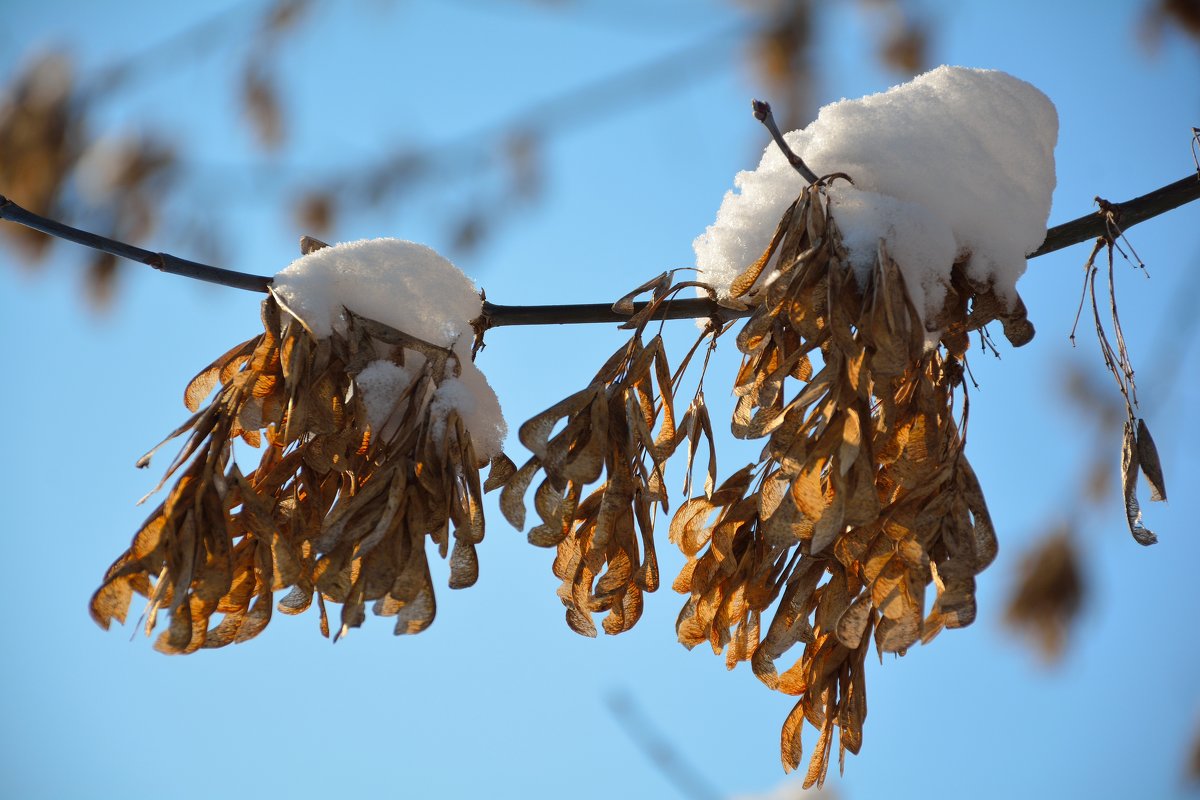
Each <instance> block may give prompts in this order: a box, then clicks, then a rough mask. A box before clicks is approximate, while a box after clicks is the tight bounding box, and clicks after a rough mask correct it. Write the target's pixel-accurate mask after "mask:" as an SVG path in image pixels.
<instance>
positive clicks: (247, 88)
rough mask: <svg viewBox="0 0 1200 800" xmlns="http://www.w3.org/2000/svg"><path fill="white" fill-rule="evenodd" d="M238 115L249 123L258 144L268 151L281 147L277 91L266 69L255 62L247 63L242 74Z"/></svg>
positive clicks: (280, 111)
mask: <svg viewBox="0 0 1200 800" xmlns="http://www.w3.org/2000/svg"><path fill="white" fill-rule="evenodd" d="M241 100H242V111H243V113H245V115H246V119H247V120H248V121H249V122H250V127H251V129H252V130H253V131H254V135H255V137H256V138H257V139H258V143H259V144H261V145H262V146H263V147H265V148H267V149H268V150H274V149H276V148H278V147H279V146H280V145H281V144H283V139H284V122H283V109H282V107H281V105H280V102H279V90H278V88H277V87H276V85H275V80H274V79H273V77H272V76H271V75H270V74H269V73H268V71H267V69H266V68H265V67H264V66H263V65H262V64H261V63H259V62H257V61H250V62H248V63H247V64H246V67H245V69H243V71H242V85H241Z"/></svg>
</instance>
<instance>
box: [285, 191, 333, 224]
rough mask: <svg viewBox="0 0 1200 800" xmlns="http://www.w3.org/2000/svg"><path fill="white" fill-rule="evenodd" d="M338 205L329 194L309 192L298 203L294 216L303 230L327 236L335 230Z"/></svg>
mask: <svg viewBox="0 0 1200 800" xmlns="http://www.w3.org/2000/svg"><path fill="white" fill-rule="evenodd" d="M336 205H337V200H336V198H335V197H334V196H333V195H332V194H330V193H328V192H322V191H313V192H308V193H307V194H304V195H302V196H301V197H300V199H299V200H298V201H297V202H296V206H295V211H294V213H293V216H294V218H295V220H296V224H297V225H298V226H299V227H300V228H301V229H303V230H306V231H314V232H315V233H320V234H325V233H328V232H329V231H330V230H331V229H332V228H333V218H334V215H335V209H336Z"/></svg>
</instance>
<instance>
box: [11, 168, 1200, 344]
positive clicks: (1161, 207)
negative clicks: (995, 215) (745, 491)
mask: <svg viewBox="0 0 1200 800" xmlns="http://www.w3.org/2000/svg"><path fill="white" fill-rule="evenodd" d="M1197 199H1200V176H1196V175H1189V176H1188V177H1186V178H1183V179H1182V180H1178V181H1176V182H1175V183H1172V184H1169V185H1167V186H1163V187H1162V188H1159V189H1155V190H1154V191H1153V192H1150V193H1149V194H1145V195H1142V196H1141V197H1135V198H1134V199H1132V200H1128V201H1126V202H1124V203H1116V204H1113V205H1110V206H1109V209H1110V210H1112V209H1116V210H1117V211H1119V213H1120V218H1119V219H1120V223H1121V229H1122V230H1123V231H1127V230H1129V229H1130V228H1132V227H1133V226H1134V225H1137V224H1139V223H1141V222H1145V221H1146V220H1148V219H1151V218H1153V217H1156V216H1158V215H1159V214H1164V213H1166V212H1167V211H1170V210H1172V209H1175V208H1178V207H1180V206H1182V205H1186V204H1187V203H1190V202H1192V201H1194V200H1197ZM0 219H3V220H8V221H10V222H16V223H18V224H20V225H24V226H26V227H28V228H33V229H34V230H38V231H41V232H42V233H46V234H49V235H50V236H55V237H57V238H59V239H66V240H67V241H71V242H75V243H76V244H81V245H83V246H84V247H90V248H93V249H95V250H101V251H103V252H106V253H112V254H113V255H115V256H120V257H121V258H127V259H129V260H131V261H138V262H141V263H142V264H147V265H149V266H151V267H154V268H155V269H157V270H159V271H161V272H169V273H171V274H172V275H182V276H184V277H186V278H194V279H196V280H202V281H208V282H209V283H217V284H220V285H222V286H230V287H233V288H235V289H247V290H249V291H254V292H266V291H267V288H268V287H269V286H270V285H271V278H270V277H269V276H266V275H251V274H248V273H245V272H236V271H234V270H229V269H222V268H220V267H213V266H210V265H208V264H201V263H199V262H196V261H188V260H187V259H183V258H177V257H176V256H173V255H170V254H168V253H155V252H152V251H150V250H143V249H142V248H140V247H135V246H134V245H131V244H126V243H125V242H119V241H117V240H115V239H109V238H107V237H104V236H100V235H98V234H95V233H90V232H88V231H84V230H80V229H78V228H72V227H71V226H70V225H64V224H63V223H61V222H56V221H55V220H52V219H49V218H47V217H43V216H41V215H39V214H35V213H33V212H32V211H29V210H27V209H24V208H22V207H21V206H19V205H17V204H16V203H14V202H12V201H11V200H9V199H8V198H6V197H4V196H3V195H0ZM1107 219H1108V217H1107V213H1106V212H1102V213H1095V212H1093V213H1090V214H1087V215H1085V216H1082V217H1080V218H1078V219H1073V220H1071V221H1070V222H1066V223H1063V224H1062V225H1056V226H1055V227H1053V228H1051V229H1050V230H1049V231H1047V232H1046V240H1045V241H1044V242H1043V243H1042V246H1041V247H1039V248H1038V249H1037V250H1035V251H1034V252H1032V253H1030V254H1029V258H1031V259H1032V258H1037V257H1038V256H1044V255H1046V254H1047V253H1053V252H1054V251H1056V250H1062V249H1063V248H1065V247H1070V246H1071V245H1075V244H1079V243H1080V242H1086V241H1088V240H1090V239H1095V238H1096V237H1105V236H1106V235H1107V230H1106V221H1107ZM646 305H647V303H646V302H644V301H643V302H639V303H634V310H635V311H639V310H641V309H643V308H645V307H646ZM749 314H750V312H749V311H739V310H736V309H731V308H726V307H724V306H721V305H719V304H717V303H716V302H714V301H713V300H709V299H708V298H701V297H697V298H687V299H683V300H678V299H676V300H672V301H671V303H670V304H669V305H667V306H664V307H663V308H661V309H660V310H659V311H658V314H656V318H661V319H696V318H698V317H714V318H717V319H721V320H725V321H728V320H732V319H737V318H739V317H745V316H749ZM659 315H661V317H660V316H659ZM627 320H628V316H626V315H623V314H618V313H616V312H615V311H613V310H612V305H611V304H610V303H579V304H571V305H548V306H523V305H518V306H505V305H497V304H495V303H489V302H484V304H483V315H482V317H481V318H480V322H481V323H482V324H483V325H484V327H485V329H486V328H499V327H503V326H508V325H577V324H585V323H609V322H625V321H627Z"/></svg>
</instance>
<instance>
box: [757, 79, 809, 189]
mask: <svg viewBox="0 0 1200 800" xmlns="http://www.w3.org/2000/svg"><path fill="white" fill-rule="evenodd" d="M750 107H751V108H752V109H754V118H755V119H756V120H758V121H759V122H761V123H762V124H763V125H765V126H766V127H767V131H769V132H770V134H771V138H772V139H774V140H775V144H776V146H778V147H779V149H780V150H782V151H783V154H784V155H785V156H787V160H788V163H789V164H791V165H792V167H793V168H794V169H795V170H796V172H799V173H800V176H801V177H802V178H804V180H806V181H808V182H809V183H810V184H813V183H816V182H817V181H818V180H820V178H818V177H817V173H815V172H813V171H812V170H811V169H809V168H808V164H805V163H804V159H802V158H801V157H800V156H798V155H796V153H795V151H794V150H792V148H791V146H790V145H788V143H787V140H786V139H784V138H783V134H782V133H780V132H779V126H778V125H776V124H775V115H774V114H772V113H771V104H770V103H768V102H766V101H765V100H751V101H750Z"/></svg>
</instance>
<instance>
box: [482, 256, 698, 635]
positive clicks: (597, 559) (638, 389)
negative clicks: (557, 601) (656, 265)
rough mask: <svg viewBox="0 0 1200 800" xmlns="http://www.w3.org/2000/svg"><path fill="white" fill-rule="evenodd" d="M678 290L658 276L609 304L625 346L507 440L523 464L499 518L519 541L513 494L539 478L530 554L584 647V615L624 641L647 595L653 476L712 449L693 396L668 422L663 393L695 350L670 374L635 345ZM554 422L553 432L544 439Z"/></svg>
mask: <svg viewBox="0 0 1200 800" xmlns="http://www.w3.org/2000/svg"><path fill="white" fill-rule="evenodd" d="M690 286H696V284H695V283H694V282H684V283H679V284H675V285H672V284H671V279H670V275H669V274H668V273H664V274H663V275H660V276H659V277H658V278H655V279H654V280H652V281H650V282H648V283H646V284H644V285H643V286H640V287H638V289H636V290H634V291H633V292H631V293H630V294H629V295H626V296H625V297H624V298H622V299H621V300H620V301H618V302H617V303H616V304H615V305H614V309H615V310H617V311H618V312H620V313H626V314H630V315H631V317H630V320H629V321H628V322H627V323H625V325H624V326H623V327H625V328H632V329H633V331H634V333H633V335H632V336H631V337H630V339H629V341H628V342H627V343H626V344H624V345H622V346H621V347H620V348H619V349H618V350H617V351H616V352H615V353H613V355H612V356H611V357H610V358H609V359H608V361H607V362H606V363H605V364H604V366H603V367H601V369H600V371H599V372H598V373H596V377H595V378H593V379H592V381H591V383H589V384H588V386H587V387H586V388H584V389H582V390H581V391H578V392H576V393H575V394H573V395H571V396H570V397H567V398H566V399H564V400H562V401H561V402H559V403H556V404H554V405H553V406H551V407H550V408H548V409H546V410H545V411H543V412H542V413H540V414H538V415H537V416H535V417H533V418H532V419H530V420H529V421H528V422H526V423H525V424H524V425H522V426H521V429H520V432H519V435H520V439H521V443H522V444H524V445H525V447H527V448H528V449H529V450H530V452H532V453H533V457H532V458H530V459H529V460H528V461H527V462H526V463H525V464H524V466H522V467H521V468H520V469H519V470H517V471H516V474H515V475H513V476H512V477H511V479H509V480H508V481H507V485H505V487H504V490H503V492H502V493H501V496H500V505H501V509H502V510H503V512H504V515H505V517H506V518H507V519H508V521H509V522H510V523H511V524H512V525H513V526H514V527H516V528H517V529H518V530H520V529H522V528H523V527H524V524H525V505H524V496H525V493H526V491H527V490H528V488H529V486H530V485H531V483H532V482H533V480H534V478H535V477H536V476H537V475H538V474H539V473H540V474H541V475H542V476H543V478H542V480H541V482H540V483H539V484H538V487H537V489H536V490H535V491H534V508H535V509H536V511H537V514H538V516H539V518H540V519H541V523H540V524H538V525H537V526H535V527H534V528H532V529H531V530H530V531H529V534H528V538H529V541H530V543H532V544H534V545H537V546H539V547H555V548H557V555H556V557H555V559H554V575H555V576H556V577H558V578H559V579H560V580H562V585H561V586H560V587H559V589H558V596H559V597H560V598H561V599H562V602H563V605H565V606H566V618H567V624H568V625H569V626H570V628H571V629H572V630H573V631H575V632H576V633H579V634H582V635H584V636H595V635H596V633H597V631H596V626H595V624H594V623H593V621H592V614H595V613H606V616H605V617H604V621H603V628H604V631H605V633H609V634H618V633H622V632H624V631H627V630H629V629H630V628H632V627H633V626H634V624H635V623H637V621H638V619H640V618H641V615H642V603H643V595H644V593H646V592H653V591H655V590H656V589H657V588H658V584H659V574H658V559H657V557H656V555H655V550H654V518H655V515H656V513H657V509H658V507H659V506H660V505H661V506H662V507H663V508H664V509H665V508H667V504H668V503H667V492H666V489H665V488H664V486H663V468H664V465H665V464H666V461H667V459H668V458H669V457H670V456H671V455H672V454H673V453H674V452H675V450H676V449H677V448H678V446H679V444H680V442H682V441H683V440H684V439H685V438H687V439H688V440H689V442H690V447H691V448H694V447H695V444H696V442H697V441H698V438H699V437H700V436H702V435H707V436H708V439H709V443H710V449H711V446H712V433H711V424H709V423H708V422H707V419H708V417H707V410H706V409H705V408H704V406H703V396H702V395H698V396H697V397H698V399H697V400H696V401H693V404H692V407H691V408H689V410H688V412H687V413H686V414H685V415H684V418H683V420H681V421H680V422H679V423H677V421H676V412H675V397H674V393H675V388H676V386H677V383H678V380H679V378H680V376H681V375H682V373H683V370H684V369H685V368H686V366H687V363H688V362H689V361H690V359H691V357H692V355H693V354H694V353H695V352H696V347H693V348H692V350H691V351H690V352H689V354H688V356H687V358H686V359H685V360H684V362H683V364H682V365H681V367H680V369H679V371H678V372H677V373H675V374H673V373H672V371H671V367H670V364H669V363H668V361H667V353H666V349H665V347H664V345H663V339H662V335H661V334H658V335H656V336H654V337H653V338H651V339H650V342H649V343H648V344H646V343H644V341H643V335H644V331H645V328H646V326H647V324H648V323H649V322H650V321H651V319H652V318H653V316H654V314H655V313H656V312H657V311H658V310H659V309H660V308H661V307H662V305H663V304H664V303H666V302H667V301H668V300H669V299H670V298H671V297H673V296H674V295H675V294H676V293H678V292H679V291H680V290H681V289H683V288H686V287H690ZM647 291H649V292H651V293H652V299H651V301H650V302H649V303H648V304H646V305H645V306H644V307H643V308H642V309H641V310H640V311H637V312H636V313H635V307H634V304H633V299H634V298H635V297H636V296H638V295H639V294H642V293H644V292H647ZM704 338H706V337H705V336H701V337H700V339H699V340H698V341H697V346H698V345H699V343H700V341H702V340H703V339H704ZM560 421H565V425H564V426H563V427H562V429H561V431H560V432H558V433H554V431H555V429H556V426H558V424H559V423H560ZM706 431H707V434H706V433H705V432H706ZM689 460H690V459H689ZM597 482H598V483H599V485H598V486H596V487H595V488H594V489H591V490H590V491H586V490H588V489H589V487H590V485H592V484H596V483H597ZM585 491H586V494H585Z"/></svg>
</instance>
